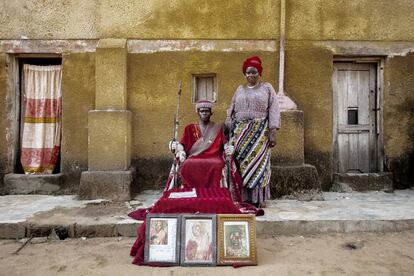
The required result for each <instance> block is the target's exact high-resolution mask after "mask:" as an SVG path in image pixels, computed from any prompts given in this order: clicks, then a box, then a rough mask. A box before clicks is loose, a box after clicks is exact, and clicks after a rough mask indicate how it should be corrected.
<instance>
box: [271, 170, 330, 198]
mask: <svg viewBox="0 0 414 276" xmlns="http://www.w3.org/2000/svg"><path fill="white" fill-rule="evenodd" d="M270 191H271V194H272V198H280V197H285V198H291V199H298V200H320V199H322V192H321V183H320V181H319V177H318V171H317V170H316V168H315V166H312V165H308V164H303V165H296V166H272V176H271V178H270ZM308 197H309V198H308Z"/></svg>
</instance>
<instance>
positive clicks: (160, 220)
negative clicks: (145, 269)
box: [144, 214, 181, 265]
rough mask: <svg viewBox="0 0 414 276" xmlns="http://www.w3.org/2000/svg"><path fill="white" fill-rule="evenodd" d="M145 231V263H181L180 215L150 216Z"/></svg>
mask: <svg viewBox="0 0 414 276" xmlns="http://www.w3.org/2000/svg"><path fill="white" fill-rule="evenodd" d="M146 223H147V225H146V229H145V252H144V261H145V263H157V264H162V263H164V264H171V265H178V264H179V263H180V237H181V235H180V229H181V216H180V215H179V214H148V215H147V220H146Z"/></svg>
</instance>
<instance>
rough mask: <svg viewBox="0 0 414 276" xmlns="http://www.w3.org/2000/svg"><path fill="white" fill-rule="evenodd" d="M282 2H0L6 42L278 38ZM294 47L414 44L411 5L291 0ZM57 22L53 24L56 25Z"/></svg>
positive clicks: (408, 0)
mask: <svg viewBox="0 0 414 276" xmlns="http://www.w3.org/2000/svg"><path fill="white" fill-rule="evenodd" d="M279 6H280V1H279V0H259V1H245V0H228V1H222V0H209V1H199V0H151V1H148V0H133V1H132V0H119V1H112V0H94V1H82V0H67V1H53V0H21V1H1V2H0V25H1V26H2V28H1V29H0V38H3V39H4V38H13V39H19V38H20V37H21V36H22V35H24V36H27V37H29V38H32V39H79V38H84V39H90V38H103V37H120V38H163V39H166V38H171V39H175V38H183V39H185V38H212V39H213V38H215V39H224V38H227V39H236V38H239V39H242V38H252V39H254V38H257V39H269V38H277V37H278V34H279V27H278V26H279V13H280V11H279ZM286 11H287V15H286V18H287V38H288V39H291V40H388V41H396V40H413V39H414V28H412V26H413V25H414V17H413V16H412V14H414V5H413V2H412V0H393V1H388V0H377V1H374V0H349V1H348V0H341V1H338V0H312V1H308V0H287V1H286ZM51 22H53V24H51Z"/></svg>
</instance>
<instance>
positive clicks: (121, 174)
mask: <svg viewBox="0 0 414 276" xmlns="http://www.w3.org/2000/svg"><path fill="white" fill-rule="evenodd" d="M134 175H135V170H134V169H130V170H128V171H85V172H82V175H81V181H80V185H79V198H80V199H98V198H102V199H109V200H113V201H128V200H130V199H131V187H132V185H133V183H134Z"/></svg>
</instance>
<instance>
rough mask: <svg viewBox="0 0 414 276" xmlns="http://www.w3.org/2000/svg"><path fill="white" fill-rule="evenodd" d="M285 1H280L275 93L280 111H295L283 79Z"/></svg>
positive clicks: (294, 105)
mask: <svg viewBox="0 0 414 276" xmlns="http://www.w3.org/2000/svg"><path fill="white" fill-rule="evenodd" d="M285 15H286V0H280V49H279V53H280V55H279V91H278V92H277V99H278V101H279V106H280V109H281V110H282V111H283V110H296V109H297V105H296V104H295V103H294V102H293V101H292V100H291V99H290V98H289V97H288V96H287V95H286V94H285V89H284V79H285V29H286V28H285V24H286V19H285Z"/></svg>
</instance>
